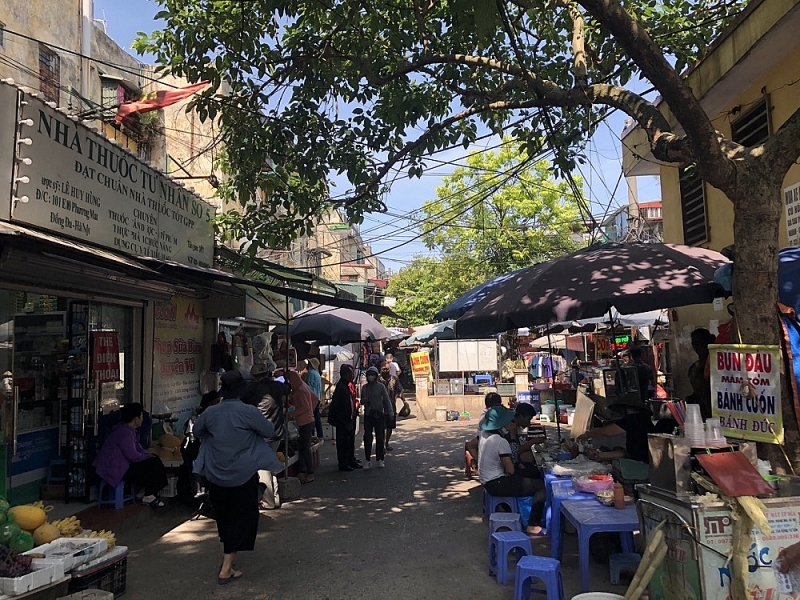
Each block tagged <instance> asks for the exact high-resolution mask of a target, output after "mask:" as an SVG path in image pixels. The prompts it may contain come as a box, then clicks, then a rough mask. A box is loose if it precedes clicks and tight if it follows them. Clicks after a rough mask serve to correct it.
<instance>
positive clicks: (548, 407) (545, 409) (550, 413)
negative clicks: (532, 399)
mask: <svg viewBox="0 0 800 600" xmlns="http://www.w3.org/2000/svg"><path fill="white" fill-rule="evenodd" d="M542 414H543V415H545V416H546V417H549V419H550V421H555V416H556V405H555V404H550V403H549V402H545V403H544V404H542Z"/></svg>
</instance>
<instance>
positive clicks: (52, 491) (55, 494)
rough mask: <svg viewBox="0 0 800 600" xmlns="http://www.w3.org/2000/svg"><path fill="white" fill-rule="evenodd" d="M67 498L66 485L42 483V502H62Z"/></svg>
mask: <svg viewBox="0 0 800 600" xmlns="http://www.w3.org/2000/svg"><path fill="white" fill-rule="evenodd" d="M66 497H67V485H66V484H65V483H44V484H42V500H62V501H63V500H64V498H66Z"/></svg>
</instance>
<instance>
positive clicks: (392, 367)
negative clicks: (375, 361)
mask: <svg viewBox="0 0 800 600" xmlns="http://www.w3.org/2000/svg"><path fill="white" fill-rule="evenodd" d="M384 360H386V364H387V365H389V376H390V377H399V376H400V365H398V364H397V363H396V362H395V361H394V356H392V355H391V354H387V355H386V357H385V358H384Z"/></svg>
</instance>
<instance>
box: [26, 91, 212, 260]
mask: <svg viewBox="0 0 800 600" xmlns="http://www.w3.org/2000/svg"><path fill="white" fill-rule="evenodd" d="M24 100H25V102H26V103H27V104H25V105H24V106H23V107H22V117H21V119H22V120H25V119H31V120H32V121H33V125H32V126H23V127H22V129H21V133H20V136H21V137H22V138H29V139H30V140H31V144H30V145H20V154H21V156H23V157H26V158H29V159H30V164H29V165H26V164H24V163H20V165H19V173H18V177H23V176H25V177H27V178H28V179H29V182H28V183H20V184H19V189H18V196H22V195H25V196H27V197H28V202H26V203H22V202H17V203H16V206H14V207H13V208H12V219H13V220H15V221H24V222H25V223H29V224H31V225H36V226H38V227H42V228H44V229H49V230H51V231H53V232H55V233H57V234H59V235H65V236H70V237H73V238H78V239H80V240H88V241H91V242H93V243H95V244H99V245H101V246H105V247H107V248H110V249H112V250H116V251H119V252H123V253H125V254H131V255H135V256H150V257H153V258H158V259H161V260H172V261H175V262H179V263H183V264H186V265H195V266H201V267H211V266H212V263H213V259H214V232H213V226H212V222H211V221H212V219H213V217H214V213H215V209H214V207H213V206H212V205H211V204H209V203H208V202H206V201H205V200H203V199H202V198H200V196H198V195H196V194H194V193H192V192H190V191H189V190H187V189H185V188H183V187H181V186H179V185H177V184H176V183H174V182H173V181H171V180H170V179H169V178H168V177H166V176H165V175H164V174H163V173H160V172H158V171H156V170H155V169H153V168H151V167H150V166H149V165H147V164H146V163H144V162H143V161H141V160H139V159H138V158H137V157H136V156H134V155H133V154H132V153H130V152H128V151H127V150H125V149H123V148H121V147H119V146H117V145H115V144H112V143H111V142H109V141H108V140H107V139H106V138H104V137H103V136H101V135H100V134H98V133H95V132H94V131H92V130H91V129H89V128H88V127H86V126H85V125H83V124H81V123H80V122H78V121H74V120H72V119H70V118H69V117H68V116H67V115H65V114H63V113H61V112H59V111H57V110H55V109H52V108H50V107H49V106H47V105H46V104H45V103H44V102H42V101H41V100H39V99H38V98H34V97H32V96H29V95H27V94H25V95H24Z"/></svg>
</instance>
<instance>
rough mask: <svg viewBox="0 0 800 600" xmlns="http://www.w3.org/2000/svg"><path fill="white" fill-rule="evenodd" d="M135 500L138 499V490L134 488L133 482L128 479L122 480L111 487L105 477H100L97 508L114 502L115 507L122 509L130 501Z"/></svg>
mask: <svg viewBox="0 0 800 600" xmlns="http://www.w3.org/2000/svg"><path fill="white" fill-rule="evenodd" d="M129 500H130V501H131V502H134V501H135V500H136V492H135V490H134V489H133V484H130V483H128V482H126V481H124V480H123V481H120V482H119V483H118V484H117V485H116V487H113V488H112V487H111V484H109V483H108V482H107V481H106V480H105V479H100V482H99V483H98V484H97V508H100V507H102V506H103V505H105V504H113V505H114V508H116V509H120V508H122V507H123V506H125V503H126V502H128V501H129Z"/></svg>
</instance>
